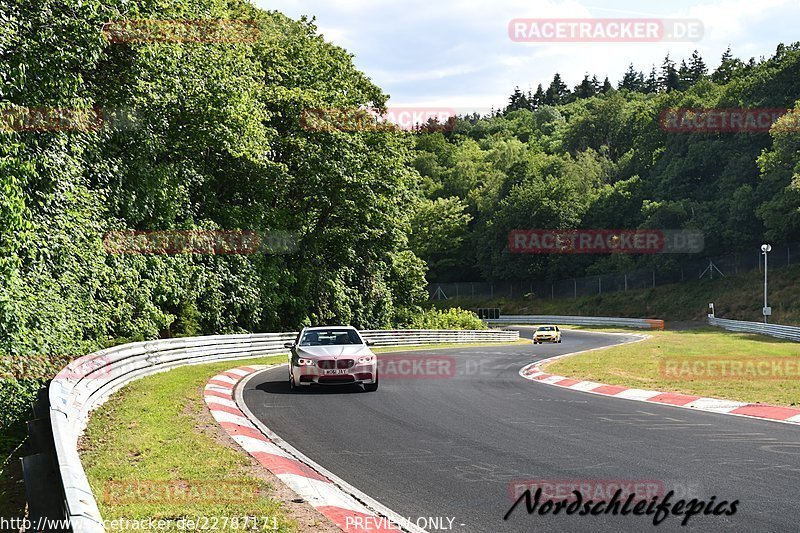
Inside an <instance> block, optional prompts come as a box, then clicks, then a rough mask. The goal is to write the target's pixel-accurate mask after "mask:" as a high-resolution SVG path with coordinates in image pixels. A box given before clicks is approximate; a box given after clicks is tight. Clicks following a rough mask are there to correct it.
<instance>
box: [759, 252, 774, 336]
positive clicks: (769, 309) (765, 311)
mask: <svg viewBox="0 0 800 533" xmlns="http://www.w3.org/2000/svg"><path fill="white" fill-rule="evenodd" d="M761 251H762V252H763V254H764V311H763V312H764V324H766V323H767V317H768V316H770V315H771V314H772V309H771V308H770V307H768V306H767V254H768V253H770V252H771V251H772V246H770V245H769V244H762V245H761Z"/></svg>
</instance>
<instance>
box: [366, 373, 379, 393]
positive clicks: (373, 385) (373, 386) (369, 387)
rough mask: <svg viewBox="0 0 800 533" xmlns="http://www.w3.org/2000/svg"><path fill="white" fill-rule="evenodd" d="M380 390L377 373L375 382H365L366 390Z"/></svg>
mask: <svg viewBox="0 0 800 533" xmlns="http://www.w3.org/2000/svg"><path fill="white" fill-rule="evenodd" d="M376 390H378V374H377V373H376V374H375V383H365V384H364V392H375V391H376Z"/></svg>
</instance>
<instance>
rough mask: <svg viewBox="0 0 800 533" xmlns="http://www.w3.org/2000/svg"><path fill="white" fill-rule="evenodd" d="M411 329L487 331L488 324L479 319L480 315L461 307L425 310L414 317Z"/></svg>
mask: <svg viewBox="0 0 800 533" xmlns="http://www.w3.org/2000/svg"><path fill="white" fill-rule="evenodd" d="M409 327H410V328H413V329H487V328H486V324H484V323H483V321H482V320H481V319H480V318H478V315H476V314H475V313H473V312H472V311H467V310H466V309H461V308H460V307H453V308H450V309H446V310H439V309H428V310H424V311H422V312H420V313H417V314H415V315H414V316H412V318H411V323H410V325H409Z"/></svg>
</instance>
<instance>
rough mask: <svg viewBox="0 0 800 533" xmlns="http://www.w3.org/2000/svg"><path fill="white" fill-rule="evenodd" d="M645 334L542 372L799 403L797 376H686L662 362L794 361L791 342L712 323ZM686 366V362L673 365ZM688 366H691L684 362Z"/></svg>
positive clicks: (798, 359)
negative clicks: (723, 329) (641, 338)
mask: <svg viewBox="0 0 800 533" xmlns="http://www.w3.org/2000/svg"><path fill="white" fill-rule="evenodd" d="M648 333H649V334H650V335H652V336H653V337H652V338H651V339H648V340H645V341H642V342H637V343H633V344H627V345H624V346H617V347H611V348H607V349H603V350H597V351H593V352H587V353H583V354H578V355H575V356H572V357H566V358H564V359H561V360H559V361H555V362H553V363H551V364H549V365H547V371H548V372H551V373H553V374H557V375H560V376H568V377H572V378H575V379H582V380H590V381H598V382H600V383H606V384H609V385H622V386H627V387H635V388H642V389H649V390H657V391H664V392H682V393H687V394H696V395H700V396H710V397H715V398H725V399H730V400H737V401H742V402H750V403H767V404H774V405H785V406H798V405H800V379H798V378H797V377H794V378H788V379H787V378H784V379H752V378H748V377H738V378H719V377H718V378H717V379H705V378H703V379H697V378H694V379H686V377H687V374H685V373H684V374H683V375H682V377H677V376H676V375H675V374H674V373H670V372H668V371H665V370H664V369H665V366H664V365H665V364H666V362H668V361H669V362H675V363H678V364H679V365H683V362H684V361H686V362H687V363H688V364H689V365H692V364H693V363H694V362H696V361H703V360H706V359H708V358H713V359H714V360H715V361H728V362H742V363H747V362H750V361H758V360H770V359H776V358H789V359H791V360H792V361H793V362H794V363H795V364H796V365H797V364H800V349H798V345H797V343H792V342H788V341H783V340H780V339H773V338H770V337H764V336H760V335H746V334H736V333H727V332H721V331H720V330H717V329H714V328H700V329H696V330H690V331H679V332H675V331H663V332H662V331H655V332H648ZM679 368H686V367H683V366H681V367H679ZM690 368H691V366H690Z"/></svg>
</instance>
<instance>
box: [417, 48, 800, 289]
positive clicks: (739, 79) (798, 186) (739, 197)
mask: <svg viewBox="0 0 800 533" xmlns="http://www.w3.org/2000/svg"><path fill="white" fill-rule="evenodd" d="M798 99H800V44H793V45H790V46H784V45H780V46H779V47H778V49H777V51H776V53H775V55H774V56H773V57H770V58H768V59H765V60H762V61H759V62H757V61H754V60H751V61H749V62H747V63H745V62H742V61H739V60H737V59H734V58H733V56H732V54H731V53H730V51H728V52H727V53H726V54H725V55H724V56H723V58H722V62H721V64H720V66H719V67H718V68H717V69H716V70H715V71H714V72H713V73H711V74H709V73H708V69H707V68H706V65H705V62H704V61H703V59H702V58H701V57H700V56H699V54H697V53H695V54H693V55H692V58H691V59H690V60H689V61H688V63H687V62H686V61H682V62H681V64H680V66H676V64H675V62H674V61H672V60H671V59H670V58H669V57H668V58H667V59H666V60H665V61H664V64H663V66H662V68H661V70H660V73H657V72H656V70H655V69H653V71H652V73H651V75H650V76H649V77H647V78H646V77H645V76H644V74H643V73H641V72H637V71H636V70H635V69H634V68H633V66H631V67H630V68H629V70H628V72H627V73H626V75H625V76H624V78H623V80H621V81H620V82H619V84H618V86H617V89H614V88H612V87H610V85H609V84H602V85H601V84H600V83H599V82H598V81H597V78H596V77H595V78H593V79H589V77H588V76H587V77H586V78H585V79H584V80H583V82H581V83H580V84H579V85H578V86H576V87H575V89H574V90H573V91H571V90H569V89H568V87H567V85H566V84H565V83H564V82H563V81H562V80H561V77H560V76H558V75H556V76H555V77H554V78H553V82H552V83H551V84H550V86H549V87H548V88H547V89H546V90H545V89H543V88H542V87H541V86H540V87H539V88H538V90H537V91H536V92H535V93H532V92H530V91H529V92H528V93H523V92H522V91H520V90H519V89H517V90H515V91H514V93H513V94H512V95H511V98H510V100H509V105H508V107H507V108H506V109H504V110H502V111H500V112H493V113H492V115H491V116H486V117H480V116H468V117H462V118H461V119H460V120H459V121H457V122H456V125H455V128H454V129H453V131H452V132H447V133H433V134H428V135H424V136H420V137H419V138H418V141H417V145H416V159H415V162H414V166H415V168H416V169H417V170H418V171H419V172H420V174H421V175H422V177H423V182H422V183H423V193H424V194H425V196H426V199H427V202H429V203H430V202H444V205H443V206H442V207H443V209H442V210H443V212H445V213H446V216H444V217H441V218H438V219H432V218H431V217H424V218H421V217H420V216H418V217H417V224H418V225H419V224H422V223H423V222H424V223H425V224H427V225H426V226H425V230H424V231H425V233H426V234H429V235H433V236H439V237H438V238H437V239H436V241H435V242H436V245H435V246H431V245H430V244H429V242H423V243H422V244H421V245H419V244H416V241H415V240H413V239H412V244H414V250H415V251H416V252H417V254H418V255H419V256H420V257H422V258H423V259H425V260H426V261H427V262H428V263H429V265H430V266H431V271H430V273H429V279H431V280H435V281H459V280H461V281H467V280H478V279H485V280H515V279H537V278H541V277H547V278H550V279H562V278H567V277H573V276H582V275H585V274H594V273H599V272H608V271H616V270H622V269H631V268H637V267H652V266H657V267H659V268H670V267H674V266H675V264H676V262H677V261H680V260H682V259H684V257H681V256H676V255H672V256H670V255H659V256H655V257H653V256H646V257H641V256H640V257H633V256H630V255H623V254H615V255H612V256H608V255H605V256H591V255H582V256H576V255H569V256H543V255H533V256H531V255H519V254H512V253H510V252H509V251H508V250H507V242H508V233H509V231H511V230H515V229H574V228H590V229H591V228H596V229H640V228H641V229H644V228H656V229H682V228H685V229H693V230H702V231H703V232H704V233H705V243H706V249H705V252H704V254H705V255H712V256H713V255H716V254H723V253H724V254H727V253H730V252H735V251H741V250H757V249H758V247H757V245H760V244H761V243H762V242H763V240H764V239H766V240H768V241H770V242H773V243H795V242H798V241H800V177H798V174H799V172H800V152H799V151H798V148H800V128H798V119H797V116H796V115H795V116H784V117H783V118H782V119H780V120H779V121H778V123H776V125H774V126H773V127H772V130H771V131H770V132H769V133H767V132H761V133H755V132H738V133H698V132H694V133H686V132H678V133H676V132H672V131H667V128H663V127H662V124H661V114H662V111H664V110H667V109H683V108H694V109H698V108H699V109H708V108H712V109H713V108H719V109H739V108H780V109H784V110H786V109H794V110H795V113H797V107H796V106H797V103H798ZM422 205H423V206H425V205H429V204H425V203H422ZM459 207H460V210H459ZM445 208H446V209H445ZM424 212H425V211H424V210H423V211H422V213H424ZM445 237H446V238H445ZM753 245H756V247H755V248H754V247H753Z"/></svg>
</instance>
